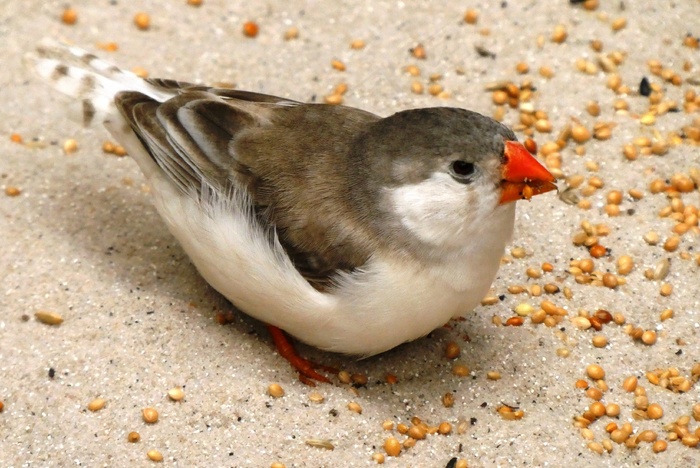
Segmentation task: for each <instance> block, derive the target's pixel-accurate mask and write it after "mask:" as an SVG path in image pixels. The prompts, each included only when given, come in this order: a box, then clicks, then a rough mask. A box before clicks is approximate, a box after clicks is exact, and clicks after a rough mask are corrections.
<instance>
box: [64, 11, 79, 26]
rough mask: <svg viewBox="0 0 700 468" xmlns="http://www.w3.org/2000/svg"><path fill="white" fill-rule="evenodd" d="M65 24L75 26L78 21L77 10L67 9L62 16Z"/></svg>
mask: <svg viewBox="0 0 700 468" xmlns="http://www.w3.org/2000/svg"><path fill="white" fill-rule="evenodd" d="M61 21H62V22H63V24H68V25H74V24H75V23H76V22H77V21H78V11H77V10H76V9H75V8H66V9H65V10H63V13H62V14H61Z"/></svg>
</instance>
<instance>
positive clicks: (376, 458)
mask: <svg viewBox="0 0 700 468" xmlns="http://www.w3.org/2000/svg"><path fill="white" fill-rule="evenodd" d="M372 460H374V461H375V462H377V465H383V464H384V454H383V453H374V454H372Z"/></svg>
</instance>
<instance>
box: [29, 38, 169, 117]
mask: <svg viewBox="0 0 700 468" xmlns="http://www.w3.org/2000/svg"><path fill="white" fill-rule="evenodd" d="M25 63H26V64H27V65H28V66H29V67H30V68H32V69H33V70H34V71H35V72H36V73H37V74H38V75H39V76H40V77H41V78H43V79H44V80H46V81H47V82H49V83H50V84H51V85H52V86H53V87H54V88H55V89H56V90H58V91H60V92H61V93H63V94H66V95H68V96H70V97H72V98H74V99H76V100H77V101H79V102H80V110H79V113H81V114H82V122H83V124H84V125H86V126H88V125H90V124H91V123H93V122H95V121H97V122H103V123H106V122H108V121H109V120H110V118H111V117H114V116H118V115H119V112H118V111H117V108H116V107H115V105H114V97H115V96H116V95H117V93H119V92H121V91H138V92H141V93H143V94H146V95H147V96H150V97H152V98H154V99H156V100H158V101H161V102H162V101H165V100H167V99H169V98H171V97H172V96H173V95H174V94H175V92H174V90H172V89H167V87H164V86H159V85H158V84H155V83H150V82H149V81H148V80H145V79H143V78H141V77H139V76H138V75H136V74H134V73H132V72H130V71H126V70H122V69H121V68H119V67H117V66H116V65H114V64H112V63H109V62H107V61H106V60H102V59H100V58H99V57H97V56H95V55H93V54H91V53H89V52H87V51H85V50H83V49H80V48H78V47H74V46H71V45H68V44H64V43H60V42H57V41H53V40H44V41H42V42H41V43H40V44H39V45H38V46H37V48H36V52H35V53H32V54H27V55H26V56H25Z"/></svg>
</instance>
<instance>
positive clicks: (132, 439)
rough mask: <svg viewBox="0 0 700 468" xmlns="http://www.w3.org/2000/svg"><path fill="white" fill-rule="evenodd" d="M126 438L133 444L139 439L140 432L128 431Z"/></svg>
mask: <svg viewBox="0 0 700 468" xmlns="http://www.w3.org/2000/svg"><path fill="white" fill-rule="evenodd" d="M126 440H127V441H128V442H131V443H132V444H135V443H136V442H138V441H140V440H141V434H139V433H138V432H134V431H132V432H129V434H128V435H127V436H126Z"/></svg>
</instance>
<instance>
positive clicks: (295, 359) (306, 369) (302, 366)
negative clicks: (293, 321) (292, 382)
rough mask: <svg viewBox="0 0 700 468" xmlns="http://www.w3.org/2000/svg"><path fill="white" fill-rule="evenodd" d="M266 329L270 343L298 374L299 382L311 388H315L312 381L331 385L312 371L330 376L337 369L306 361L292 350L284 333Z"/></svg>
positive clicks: (279, 330)
mask: <svg viewBox="0 0 700 468" xmlns="http://www.w3.org/2000/svg"><path fill="white" fill-rule="evenodd" d="M267 329H268V330H269V331H270V335H272V341H274V342H275V346H276V347H277V352H278V353H279V354H280V356H282V357H283V358H285V359H286V360H287V361H289V363H290V364H291V365H292V367H293V368H294V369H296V370H297V371H298V372H299V380H301V381H302V382H303V383H305V384H306V385H309V386H311V387H315V386H316V383H315V382H314V380H317V381H319V382H324V383H331V381H330V380H328V378H327V377H325V376H323V375H321V374H319V373H318V372H316V371H315V370H314V369H322V370H324V371H326V372H330V373H332V374H337V373H338V369H336V368H334V367H329V366H324V365H321V364H316V363H314V362H311V361H309V360H308V359H304V358H303V357H301V356H299V355H298V354H297V352H296V350H295V349H294V345H293V344H292V343H291V342H290V341H289V338H287V335H285V334H284V331H282V330H281V329H279V328H277V327H275V326H273V325H268V326H267Z"/></svg>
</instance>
